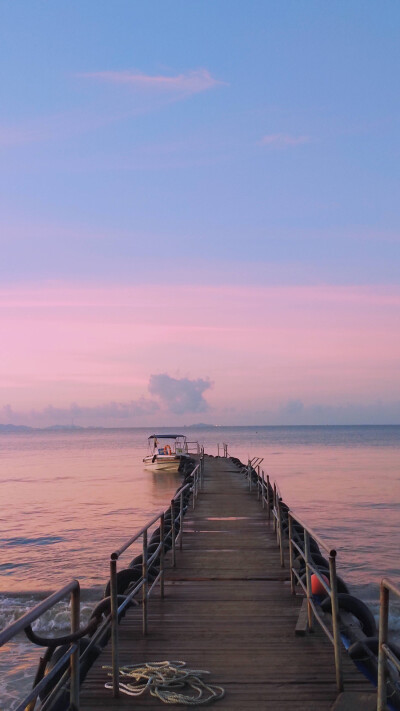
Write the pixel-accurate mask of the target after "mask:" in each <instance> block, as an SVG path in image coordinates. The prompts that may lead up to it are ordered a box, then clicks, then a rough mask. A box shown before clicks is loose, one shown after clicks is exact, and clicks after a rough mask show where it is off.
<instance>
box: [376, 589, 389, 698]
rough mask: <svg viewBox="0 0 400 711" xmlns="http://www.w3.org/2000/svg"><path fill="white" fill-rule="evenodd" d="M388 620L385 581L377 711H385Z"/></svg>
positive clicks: (380, 632) (381, 619)
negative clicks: (384, 646) (385, 647)
mask: <svg viewBox="0 0 400 711" xmlns="http://www.w3.org/2000/svg"><path fill="white" fill-rule="evenodd" d="M388 619H389V590H388V588H387V587H386V586H385V581H384V580H382V581H381V591H380V610H379V652H378V694H377V696H378V705H377V711H386V703H387V689H386V676H387V672H386V655H385V652H384V651H383V648H382V647H383V645H384V644H387V643H388Z"/></svg>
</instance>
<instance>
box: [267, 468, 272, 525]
mask: <svg viewBox="0 0 400 711" xmlns="http://www.w3.org/2000/svg"><path fill="white" fill-rule="evenodd" d="M270 492H271V484H270V482H269V474H267V507H268V521H269V522H271V493H270Z"/></svg>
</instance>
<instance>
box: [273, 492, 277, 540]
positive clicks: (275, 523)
mask: <svg viewBox="0 0 400 711" xmlns="http://www.w3.org/2000/svg"><path fill="white" fill-rule="evenodd" d="M273 502H274V509H275V512H276V483H275V482H274V493H273ZM277 528H278V522H277V520H276V516H274V531H275V533H276V530H277Z"/></svg>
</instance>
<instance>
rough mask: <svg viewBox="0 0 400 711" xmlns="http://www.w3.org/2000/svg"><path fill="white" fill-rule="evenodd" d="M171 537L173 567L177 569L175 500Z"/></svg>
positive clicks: (172, 510) (172, 505) (172, 509)
mask: <svg viewBox="0 0 400 711" xmlns="http://www.w3.org/2000/svg"><path fill="white" fill-rule="evenodd" d="M171 526H172V530H171V535H172V567H173V568H176V541H175V509H174V500H173V499H172V501H171Z"/></svg>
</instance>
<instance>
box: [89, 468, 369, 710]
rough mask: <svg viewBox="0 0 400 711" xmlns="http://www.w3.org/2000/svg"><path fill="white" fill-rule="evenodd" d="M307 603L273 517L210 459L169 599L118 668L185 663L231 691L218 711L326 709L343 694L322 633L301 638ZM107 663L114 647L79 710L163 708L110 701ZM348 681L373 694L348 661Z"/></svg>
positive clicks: (147, 700) (134, 630) (131, 615)
mask: <svg viewBox="0 0 400 711" xmlns="http://www.w3.org/2000/svg"><path fill="white" fill-rule="evenodd" d="M128 555H129V554H128ZM168 560H170V556H169V557H168ZM122 565H123V561H122ZM301 603H302V598H301V597H295V596H293V595H291V593H290V585H289V574H288V570H287V568H281V566H280V560H279V551H278V549H277V547H276V541H275V536H274V534H273V530H272V523H271V525H269V524H268V519H267V513H266V511H265V510H263V509H262V508H261V505H260V503H259V502H258V501H257V500H256V496H255V495H254V493H253V494H250V493H249V491H248V484H247V482H246V481H245V479H244V478H243V477H242V476H241V475H240V474H239V473H238V469H237V468H236V466H235V465H234V464H233V463H232V462H231V461H230V460H229V459H217V458H216V459H214V458H212V457H206V466H205V479H204V488H203V491H202V492H200V494H199V497H198V500H197V504H196V509H195V511H192V510H191V509H189V510H188V512H187V514H186V516H185V521H184V535H183V550H182V551H180V550H179V549H178V550H177V567H176V568H175V569H172V568H170V569H169V570H168V574H167V580H166V585H165V598H164V600H161V599H160V596H159V589H158V588H157V589H156V590H155V591H154V593H153V596H152V598H151V600H150V603H149V632H148V635H147V636H146V637H143V636H142V633H141V615H140V609H138V608H136V609H133V610H130V611H129V612H128V614H127V616H126V618H125V619H124V620H123V621H122V622H121V625H120V660H119V661H120V665H123V664H136V663H142V662H145V661H161V660H165V659H169V660H175V659H182V660H184V661H185V662H186V663H187V665H188V667H190V668H192V669H205V670H208V671H210V672H211V675H210V682H211V683H215V684H218V685H221V686H223V687H224V688H225V691H226V695H225V698H224V699H222V700H220V701H217V702H216V703H215V708H218V709H221V711H223V710H224V709H232V711H233V710H236V709H241V710H242V711H253V710H257V711H261V710H263V709H279V710H280V711H286V710H288V711H289V709H290V711H293V709H298V710H299V711H325V710H326V711H328V710H329V709H331V707H332V705H333V704H334V702H335V700H336V699H337V696H338V694H337V691H336V685H335V668H334V659H333V648H332V646H331V645H330V643H329V642H328V640H327V639H326V638H325V637H324V636H323V635H322V633H321V632H319V631H317V632H316V633H313V634H307V635H306V636H305V637H299V636H295V627H296V623H297V619H298V615H299V611H300V607H301ZM110 664H111V648H110V645H108V646H107V647H106V648H105V649H104V651H103V653H102V654H101V655H100V657H99V658H98V659H97V661H96V663H95V664H94V666H93V667H92V669H91V670H90V672H89V674H88V677H87V678H86V680H85V682H84V684H83V685H82V690H81V710H82V711H86V710H88V711H89V709H91V710H93V709H108V710H109V711H114V710H117V709H123V708H131V709H135V710H136V711H141V709H148V708H154V709H155V708H162V707H164V706H165V705H164V704H163V703H162V702H161V701H159V700H157V699H155V698H152V697H150V696H148V695H146V696H142V697H140V698H138V699H134V698H132V697H128V696H124V695H121V696H120V698H119V699H113V697H112V692H111V691H110V690H106V689H105V688H104V683H105V681H106V680H107V673H106V671H105V670H104V669H103V668H102V666H103V665H110ZM344 680H345V690H346V691H347V692H352V694H353V696H354V698H356V696H357V692H358V693H359V694H362V693H367V692H368V693H369V694H370V693H371V686H370V684H369V683H368V682H367V681H366V680H365V679H364V677H363V676H362V675H361V674H360V673H359V672H358V671H357V670H356V668H355V666H354V665H353V664H352V662H351V661H350V660H349V659H347V658H346V657H344ZM354 703H355V702H354ZM171 708H178V706H172V707H171ZM354 708H356V706H354Z"/></svg>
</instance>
